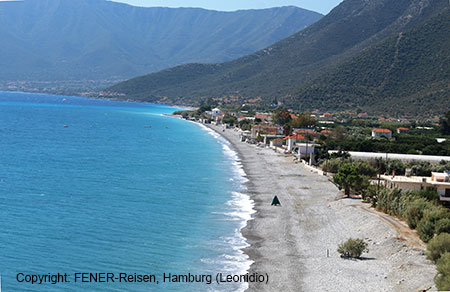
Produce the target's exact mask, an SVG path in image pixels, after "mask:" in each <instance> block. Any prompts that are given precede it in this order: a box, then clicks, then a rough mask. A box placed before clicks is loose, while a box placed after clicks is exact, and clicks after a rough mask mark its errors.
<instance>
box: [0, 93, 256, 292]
mask: <svg viewBox="0 0 450 292" xmlns="http://www.w3.org/2000/svg"><path fill="white" fill-rule="evenodd" d="M174 110H175V109H174V108H171V107H169V106H163V105H153V104H144V103H130V102H117V101H104V100H90V99H86V98H81V97H65V96H51V95H40V94H25V93H11V92H0V274H1V289H3V290H1V291H3V292H5V291H242V290H244V289H245V288H246V284H245V283H234V284H221V285H217V284H214V282H213V283H212V284H209V285H208V284H207V283H167V282H166V283H164V282H163V281H162V276H163V275H164V273H166V274H172V275H186V274H188V273H190V274H192V275H211V276H212V277H213V280H214V277H215V275H216V274H217V273H224V274H233V275H234V274H245V273H246V270H247V269H248V267H249V264H250V262H249V260H248V258H247V256H246V255H244V254H243V252H242V251H241V249H242V248H243V247H245V246H247V243H246V241H245V240H244V238H243V237H242V236H241V234H240V229H241V228H242V227H243V226H244V225H245V223H246V221H247V220H249V219H250V217H251V213H252V202H251V201H250V200H249V198H248V197H247V196H246V195H244V194H243V191H244V182H245V174H244V173H243V171H242V167H241V165H240V163H239V159H238V157H237V155H236V153H235V152H233V151H232V149H231V148H230V145H229V144H228V142H227V141H225V140H224V139H222V138H221V137H220V136H219V135H217V134H216V133H214V132H213V131H211V130H208V129H206V128H204V127H202V126H200V125H198V124H196V123H191V122H187V121H184V120H181V119H177V118H173V117H167V116H164V114H170V113H172V112H173V111H174ZM58 273H59V274H61V275H63V274H66V275H67V277H68V279H67V280H68V281H70V282H65V281H59V283H56V284H51V283H48V282H45V281H44V282H43V283H42V284H38V283H35V284H32V283H30V282H26V281H25V277H26V276H27V275H29V276H30V277H31V275H40V276H42V275H57V274H58ZM75 273H77V274H78V275H84V274H82V273H86V274H90V273H92V274H94V275H95V274H97V275H98V273H110V274H114V275H115V276H117V275H119V274H120V273H126V274H127V275H134V274H136V275H155V277H157V279H158V280H159V284H156V283H130V282H128V283H120V282H118V281H117V279H116V281H103V282H101V281H100V282H98V281H97V282H95V281H87V282H84V283H83V281H81V278H79V279H78V280H80V281H77V282H76V283H75V282H74V280H75V279H74V275H75ZM28 279H31V278H28ZM21 280H23V282H19V281H21Z"/></svg>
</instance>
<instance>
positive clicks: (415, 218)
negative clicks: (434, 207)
mask: <svg viewBox="0 0 450 292" xmlns="http://www.w3.org/2000/svg"><path fill="white" fill-rule="evenodd" d="M429 205H430V203H428V202H427V200H425V199H424V198H419V199H416V200H414V201H412V202H411V203H410V204H409V206H408V208H407V209H406V221H407V223H408V226H409V227H410V228H412V229H415V228H416V227H417V224H419V222H420V220H421V219H422V217H423V213H424V211H425V210H426V209H427V208H428V207H429Z"/></svg>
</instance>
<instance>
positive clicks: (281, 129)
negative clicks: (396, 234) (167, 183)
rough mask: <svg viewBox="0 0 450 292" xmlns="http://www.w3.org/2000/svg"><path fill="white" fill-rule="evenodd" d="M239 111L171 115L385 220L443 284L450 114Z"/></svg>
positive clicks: (448, 238) (449, 232)
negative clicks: (305, 175) (296, 168)
mask: <svg viewBox="0 0 450 292" xmlns="http://www.w3.org/2000/svg"><path fill="white" fill-rule="evenodd" d="M243 108H244V109H242V110H240V111H230V110H224V109H221V108H219V107H211V106H203V107H201V108H198V109H194V110H188V111H181V112H175V113H174V114H176V115H178V116H180V117H182V118H184V119H188V120H191V121H196V122H199V123H202V124H206V125H207V126H208V127H211V128H213V129H214V130H216V131H218V132H219V133H220V132H222V134H224V135H226V133H233V135H236V136H238V137H239V139H238V141H239V143H246V144H249V145H253V147H254V148H253V149H255V151H260V150H258V149H271V150H273V152H274V153H278V155H281V156H282V157H291V159H292V160H293V161H295V163H299V164H302V165H303V167H304V168H305V169H307V170H309V171H310V172H312V173H314V174H316V175H319V176H322V177H324V178H327V180H328V181H329V182H332V183H334V185H336V186H337V188H338V189H340V190H342V193H341V196H342V198H352V199H360V200H361V201H362V202H363V204H365V205H367V207H364V208H366V209H367V208H372V209H371V210H375V211H376V212H379V214H386V215H384V216H387V217H386V220H398V221H399V222H404V223H400V224H404V225H405V226H404V227H402V228H405V229H406V230H407V231H406V232H407V233H409V232H411V234H413V235H414V236H415V237H417V239H416V240H417V241H418V242H419V245H422V246H426V252H425V253H426V255H427V257H428V259H430V260H432V261H433V262H434V263H435V264H437V269H438V275H437V276H436V278H435V282H436V285H437V286H438V287H439V286H440V285H442V281H448V277H449V275H447V274H445V273H444V274H443V273H442V272H441V271H442V270H443V269H445V268H444V267H445V266H446V265H447V264H446V263H444V260H440V259H441V258H442V259H444V257H445V258H447V257H449V254H450V253H449V252H450V210H449V206H450V129H449V126H450V111H449V112H448V113H447V114H446V115H445V116H443V117H437V118H435V119H431V120H427V121H414V120H412V119H407V118H390V117H377V116H371V115H369V114H368V113H365V112H363V113H339V114H335V113H328V112H326V113H320V112H319V111H313V112H311V113H302V112H294V111H292V110H289V109H285V108H283V107H277V108H276V109H274V110H273V111H272V112H254V111H252V110H250V109H246V108H245V107H243ZM258 153H259V152H258ZM259 154H260V155H262V154H261V153H259ZM276 199H277V200H278V198H276ZM281 204H283V200H282V199H281ZM367 210H369V209H367ZM389 217H390V218H392V219H389ZM394 218H395V219H394ZM350 240H352V239H350ZM359 244H360V245H362V246H365V244H366V243H364V242H363V241H361V242H360V243H359ZM340 248H341V246H340ZM348 254H349V253H348V252H343V253H342V254H341V256H345V257H346V256H348ZM439 260H440V261H439ZM441 287H442V286H441ZM428 289H431V287H428ZM428 289H425V290H423V291H428ZM421 291H422V290H421Z"/></svg>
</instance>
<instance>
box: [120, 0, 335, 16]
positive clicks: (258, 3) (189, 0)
mask: <svg viewBox="0 0 450 292" xmlns="http://www.w3.org/2000/svg"><path fill="white" fill-rule="evenodd" d="M113 1H115V2H123V3H128V4H131V5H135V6H146V7H151V6H163V7H201V8H205V9H213V10H221V11H233V10H238V9H260V8H269V7H279V6H288V5H294V6H297V7H301V8H305V9H309V10H313V11H317V12H320V13H323V14H326V13H328V12H329V11H330V10H331V9H333V8H334V7H335V6H337V5H338V4H339V3H341V2H342V0H113Z"/></svg>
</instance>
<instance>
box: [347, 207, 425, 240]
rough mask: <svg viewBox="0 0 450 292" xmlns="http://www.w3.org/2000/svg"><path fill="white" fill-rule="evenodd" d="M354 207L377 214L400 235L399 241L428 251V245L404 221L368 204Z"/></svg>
mask: <svg viewBox="0 0 450 292" xmlns="http://www.w3.org/2000/svg"><path fill="white" fill-rule="evenodd" d="M353 207H355V208H359V209H361V210H364V211H366V212H369V213H372V214H376V215H377V216H378V217H380V219H381V220H383V221H384V222H386V223H387V224H388V225H390V226H392V228H394V229H395V230H396V231H397V232H398V233H399V237H398V238H397V239H398V240H400V241H406V242H407V243H408V244H409V245H410V246H412V247H417V248H422V249H426V247H427V245H426V243H425V242H423V241H422V240H421V239H420V237H419V235H418V234H417V231H415V230H412V229H411V228H409V226H408V224H406V223H405V222H404V221H401V220H400V219H398V218H395V217H392V216H389V215H387V214H385V213H382V212H379V211H377V210H375V209H373V208H371V207H370V206H369V205H367V204H363V205H354V206H353Z"/></svg>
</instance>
